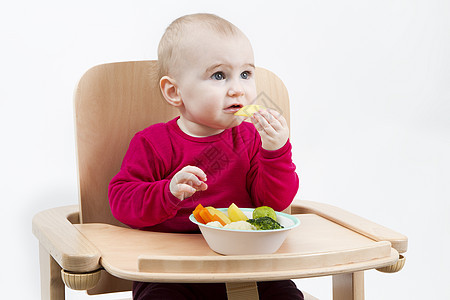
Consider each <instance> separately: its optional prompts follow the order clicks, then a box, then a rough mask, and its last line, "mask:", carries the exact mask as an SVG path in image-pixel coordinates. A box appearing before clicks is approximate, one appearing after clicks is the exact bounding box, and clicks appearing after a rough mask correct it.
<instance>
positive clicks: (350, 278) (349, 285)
mask: <svg viewBox="0 0 450 300" xmlns="http://www.w3.org/2000/svg"><path fill="white" fill-rule="evenodd" d="M333 300H364V272H363V271H360V272H354V273H345V274H338V275H333Z"/></svg>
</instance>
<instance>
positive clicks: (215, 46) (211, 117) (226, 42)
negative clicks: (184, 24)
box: [176, 29, 256, 136]
mask: <svg viewBox="0 0 450 300" xmlns="http://www.w3.org/2000/svg"><path fill="white" fill-rule="evenodd" d="M185 46H186V47H185V49H184V50H183V54H182V55H183V57H182V62H181V63H180V65H181V66H180V68H179V69H178V70H177V76H176V81H177V84H178V87H179V92H180V94H181V98H182V101H183V105H182V107H181V108H180V109H181V118H180V121H179V122H181V123H182V124H180V127H182V129H184V130H187V131H188V133H190V134H191V135H197V136H210V135H213V134H217V133H220V132H222V131H223V130H224V129H226V128H231V127H234V126H237V125H239V124H240V123H241V122H242V120H243V118H242V117H237V116H235V115H234V113H235V112H236V111H237V110H239V108H241V107H242V106H244V105H247V104H250V103H252V101H253V100H254V99H255V98H256V87H255V77H254V76H255V74H254V73H255V67H254V58H253V50H252V47H251V45H250V42H249V41H248V39H247V38H246V37H245V36H244V35H243V34H237V35H235V36H224V35H222V34H218V33H214V32H212V31H211V30H205V29H199V30H198V31H196V32H195V34H194V35H193V38H192V39H190V40H189V41H187V42H186V45H185ZM181 125H182V126H181Z"/></svg>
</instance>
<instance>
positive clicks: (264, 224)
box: [247, 216, 284, 230]
mask: <svg viewBox="0 0 450 300" xmlns="http://www.w3.org/2000/svg"><path fill="white" fill-rule="evenodd" d="M247 222H249V223H250V224H252V225H253V226H255V227H256V229H257V230H270V229H281V228H284V227H283V226H282V225H281V224H280V223H278V222H277V221H275V220H274V219H272V218H271V217H267V216H265V217H259V218H256V219H249V220H247Z"/></svg>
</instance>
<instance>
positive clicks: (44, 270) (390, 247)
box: [33, 61, 407, 300]
mask: <svg viewBox="0 0 450 300" xmlns="http://www.w3.org/2000/svg"><path fill="white" fill-rule="evenodd" d="M158 82H159V76H158V63H157V61H137V62H122V63H111V64H104V65H99V66H96V67H93V68H92V69H90V70H88V71H87V72H86V73H85V74H84V75H83V77H82V78H81V80H80V81H79V83H78V86H77V88H76V91H75V120H76V144H77V154H78V174H79V205H73V206H66V207H59V208H54V209H50V210H46V211H43V212H40V213H38V214H36V215H35V216H34V218H33V233H34V234H35V236H36V237H37V238H38V240H39V256H40V268H41V289H42V299H52V300H54V299H64V294H65V292H64V288H65V287H64V283H65V284H66V285H67V286H69V287H71V288H73V289H81V290H88V293H89V294H98V293H106V292H117V291H124V290H130V289H131V283H132V281H133V280H137V281H153V282H225V283H227V292H228V296H229V299H257V289H256V285H255V282H256V281H264V280H281V279H295V278H305V277H315V276H324V275H332V276H333V295H334V298H333V299H363V298H364V276H363V271H364V270H368V269H372V268H378V269H379V270H380V271H383V272H396V271H399V270H400V269H401V268H402V267H403V264H404V258H403V257H402V256H401V255H399V253H403V252H405V251H406V249H407V238H406V237H405V236H404V235H401V234H399V233H396V232H394V231H392V230H390V229H388V228H385V227H382V226H380V225H377V224H375V223H372V222H370V221H368V220H365V219H363V218H361V217H358V216H356V215H353V214H351V213H349V212H346V211H344V210H341V209H339V208H337V207H334V206H330V205H325V204H319V203H314V202H309V201H299V200H296V201H294V203H293V204H292V206H291V212H292V213H293V214H296V216H297V217H298V218H299V219H300V221H301V224H300V226H299V227H298V228H297V229H295V230H294V231H292V232H291V233H290V235H289V237H288V238H287V239H286V241H285V242H284V244H283V245H282V247H281V248H280V250H279V251H277V252H276V253H274V254H271V255H248V256H222V255H219V254H216V253H214V252H213V251H212V250H210V249H209V247H208V246H207V244H206V243H205V241H204V239H203V237H202V236H201V234H175V233H158V232H146V231H140V230H134V229H130V228H127V227H126V226H125V225H123V224H121V223H120V222H118V221H117V220H116V219H115V218H114V217H113V216H112V214H111V211H110V208H109V202H108V196H107V190H108V184H109V181H110V180H111V178H112V177H113V176H114V175H115V174H116V173H117V172H118V170H119V168H120V165H121V162H122V159H123V156H124V154H125V152H126V150H127V148H128V144H129V141H130V140H131V138H132V136H133V135H134V134H135V133H136V132H138V131H140V130H142V129H144V128H146V127H148V126H150V125H152V124H154V123H157V122H166V121H168V120H170V119H172V118H174V117H175V116H176V115H177V110H176V109H174V108H173V107H172V106H170V105H169V104H167V103H166V101H165V100H164V99H163V97H162V95H161V93H160V90H159V86H158ZM256 83H257V89H258V95H259V96H258V99H257V103H259V104H263V105H265V106H266V107H272V108H275V109H276V110H278V111H279V112H281V113H282V114H283V115H284V117H285V118H286V120H287V122H288V124H289V119H290V114H289V98H288V93H287V91H286V88H285V86H284V85H283V83H282V82H281V80H280V79H279V78H278V77H276V76H275V75H274V74H273V73H271V72H270V71H268V70H265V69H262V68H257V70H256ZM179 245H183V247H182V249H179V248H180V247H179Z"/></svg>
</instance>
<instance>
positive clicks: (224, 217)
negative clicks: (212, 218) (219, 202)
mask: <svg viewBox="0 0 450 300" xmlns="http://www.w3.org/2000/svg"><path fill="white" fill-rule="evenodd" d="M205 208H206V209H207V210H208V211H209V213H210V214H211V215H217V216H218V217H219V218H220V219H221V220H222V221H224V222H225V224H230V223H231V220H230V218H228V217H227V215H226V214H224V213H223V212H222V211H220V210H218V209H216V208H214V207H212V206H207V207H205Z"/></svg>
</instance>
